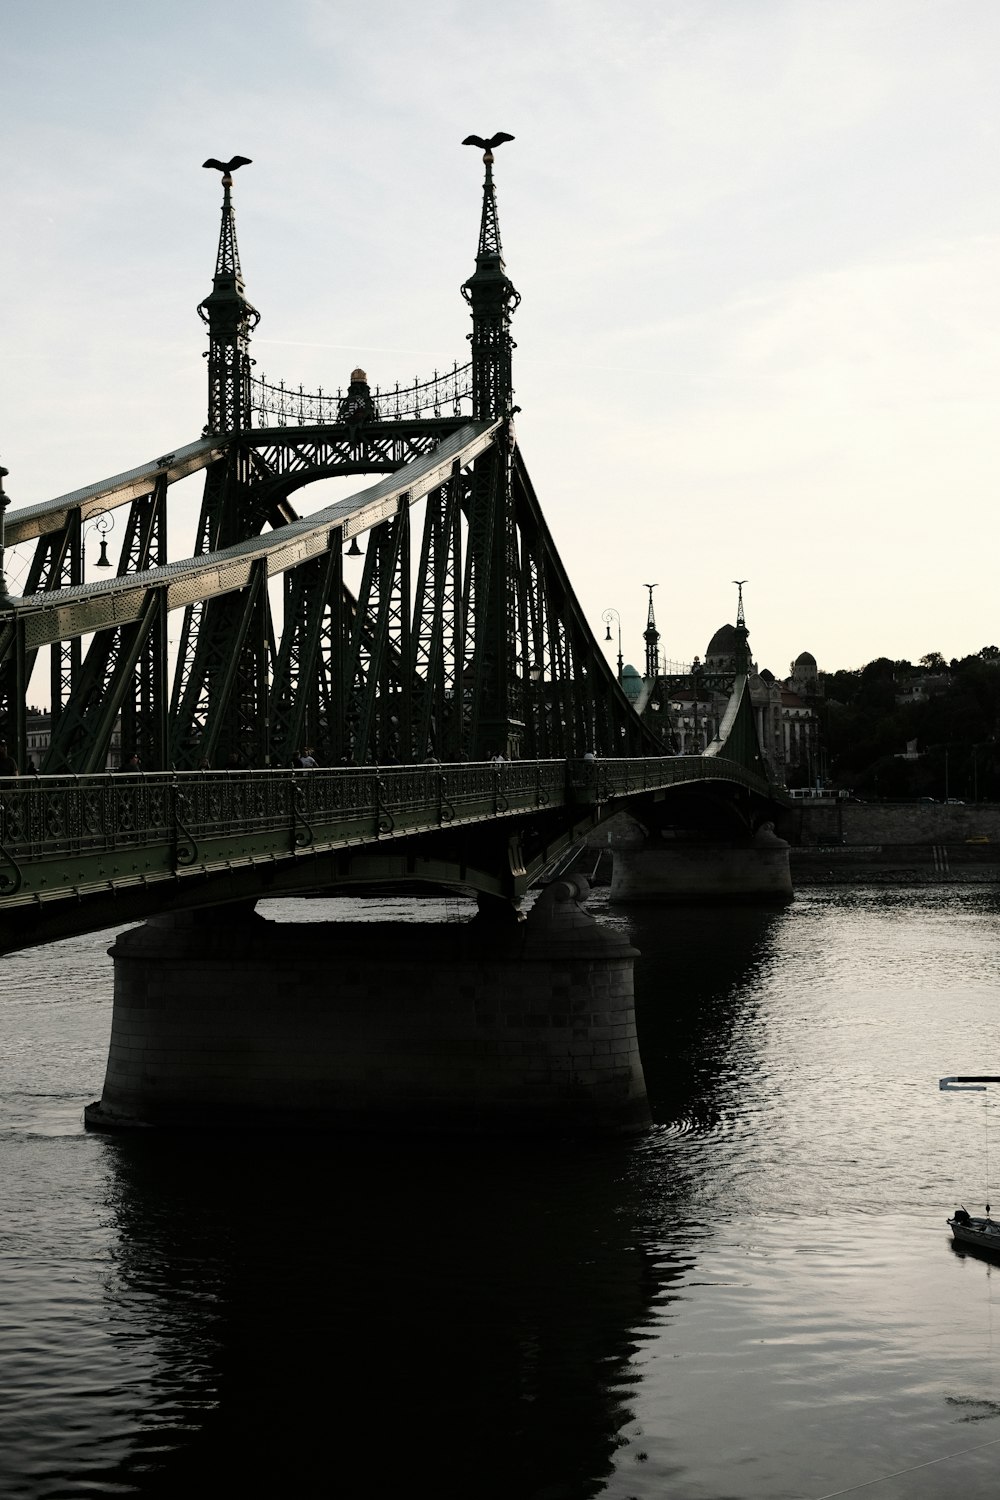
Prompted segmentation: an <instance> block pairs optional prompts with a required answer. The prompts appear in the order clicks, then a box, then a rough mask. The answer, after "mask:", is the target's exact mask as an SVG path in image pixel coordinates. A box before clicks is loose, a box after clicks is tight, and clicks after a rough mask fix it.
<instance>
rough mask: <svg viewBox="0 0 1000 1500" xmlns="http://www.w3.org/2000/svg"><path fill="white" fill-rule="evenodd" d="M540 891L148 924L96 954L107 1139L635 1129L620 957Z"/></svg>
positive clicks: (568, 887) (627, 981)
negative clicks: (389, 917)
mask: <svg viewBox="0 0 1000 1500" xmlns="http://www.w3.org/2000/svg"><path fill="white" fill-rule="evenodd" d="M587 894H588V887H587V884H586V882H585V881H581V880H573V881H568V880H567V881H561V882H558V883H557V884H555V885H553V886H550V887H548V889H547V890H546V891H544V892H543V894H542V895H541V896H540V897H539V899H538V901H537V902H536V903H535V906H534V907H533V909H532V911H531V913H530V915H529V916H528V919H527V920H526V921H522V922H514V921H512V920H509V921H507V922H505V923H503V924H497V923H495V922H490V921H489V920H487V919H486V917H485V915H484V914H481V915H480V916H479V917H477V918H475V919H474V920H473V921H472V922H470V923H467V924H457V923H450V924H425V925H422V924H416V923H322V922H317V923H301V924H292V923H277V922H272V921H268V920H265V919H264V918H263V917H260V916H259V915H257V914H256V913H254V912H253V911H252V910H249V909H245V910H243V911H239V910H236V911H233V910H231V909H227V908H213V909H211V910H210V911H208V912H198V913H187V914H174V915H171V916H168V917H162V918H156V919H153V920H151V921H149V922H147V923H146V924H145V925H144V926H142V927H138V928H135V929H132V930H131V931H129V932H126V933H124V934H123V935H122V936H121V937H119V939H118V940H117V942H116V943H115V946H114V947H113V948H112V949H111V953H112V956H113V958H114V961H115V998H114V1016H113V1023H112V1035H111V1047H110V1054H109V1059H108V1069H107V1076H106V1080H105V1084H104V1091H103V1095H102V1098H101V1100H100V1102H99V1103H95V1104H93V1105H91V1106H90V1107H89V1109H88V1111H87V1123H88V1124H89V1125H91V1126H94V1127H97V1128H104V1129H113V1128H128V1127H134V1126H169V1127H195V1128H202V1127H234V1128H247V1127H267V1126H275V1127H287V1126H293V1127H303V1126H304V1127H322V1128H333V1129H337V1130H354V1131H372V1130H376V1131H397V1130H400V1129H403V1130H406V1131H407V1132H414V1131H416V1132H453V1133H462V1134H477V1133H480V1134H481V1133H492V1134H521V1133H526V1132H556V1133H570V1134H574V1133H576V1134H608V1133H611V1134H615V1133H621V1132H630V1131H636V1130H641V1129H643V1128H645V1127H646V1126H647V1125H648V1124H649V1110H648V1105H647V1101H646V1092H645V1083H644V1080H643V1074H642V1067H641V1063H640V1060H639V1052H638V1045H637V1041H636V1031H635V1017H634V1012H633V987H632V969H633V963H634V960H635V958H636V957H637V954H636V951H635V949H633V948H631V947H630V946H629V945H628V943H627V942H626V941H625V940H624V939H623V938H621V937H619V936H618V935H617V934H615V933H612V932H610V931H608V930H607V929H605V928H602V927H600V926H599V925H598V924H597V923H596V922H594V921H593V920H592V919H591V918H590V917H589V916H588V915H587V914H586V912H585V911H584V910H583V905H582V903H583V901H584V900H585V898H586V895H587Z"/></svg>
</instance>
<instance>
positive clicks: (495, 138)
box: [462, 130, 521, 421]
mask: <svg viewBox="0 0 1000 1500" xmlns="http://www.w3.org/2000/svg"><path fill="white" fill-rule="evenodd" d="M513 139H514V137H513V136H512V135H507V134H506V132H505V131H502V130H501V131H498V132H497V134H496V135H492V136H490V138H489V140H484V139H483V137H482V136H479V135H468V136H466V138H465V140H464V141H463V142H462V145H463V146H481V147H482V148H483V161H484V162H485V164H486V177H485V180H484V183H483V212H482V218H481V220H480V224H479V248H478V250H477V252H476V269H475V271H474V272H473V274H472V275H471V276H470V277H469V279H468V281H467V282H465V284H464V285H463V287H462V296H463V297H464V298H465V300H466V302H468V304H469V307H470V308H471V310H472V333H471V335H470V338H471V341H472V414H473V416H474V417H476V418H478V419H480V420H482V421H490V420H491V419H495V418H497V417H501V418H503V417H509V416H510V415H511V412H512V410H513V396H514V385H513V378H512V374H511V351H512V349H513V348H514V341H513V339H512V338H511V336H510V317H511V313H513V312H514V310H515V309H516V307H517V305H518V303H519V302H520V300H521V296H520V293H519V292H518V291H516V290H515V288H514V284H513V282H511V281H510V280H509V279H508V276H507V272H506V268H505V266H504V259H503V247H502V246H501V244H500V220H499V217H498V215H497V199H496V190H495V188H494V186H493V152H494V150H495V148H496V147H497V146H500V145H502V144H503V142H504V141H512V140H513Z"/></svg>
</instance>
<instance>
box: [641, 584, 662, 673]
mask: <svg viewBox="0 0 1000 1500" xmlns="http://www.w3.org/2000/svg"><path fill="white" fill-rule="evenodd" d="M643 588H644V589H649V611H648V613H647V615H646V628H645V630H644V631H643V632H642V638H643V640H644V641H645V642H646V676H647V677H648V678H650V679H652V678H654V677H656V676H657V675H658V673H659V670H660V649H659V647H660V632H659V631H658V630H657V628H656V617H655V615H654V614H653V590H654V589H655V588H659V584H656V583H644V584H643Z"/></svg>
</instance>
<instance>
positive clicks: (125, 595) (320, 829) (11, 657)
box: [0, 150, 776, 947]
mask: <svg viewBox="0 0 1000 1500" xmlns="http://www.w3.org/2000/svg"><path fill="white" fill-rule="evenodd" d="M484 161H485V166H486V172H485V182H484V188H483V203H482V215H481V221H480V233H479V243H478V249H477V255H476V268H475V271H474V272H473V274H472V276H471V277H470V278H469V280H468V281H467V282H466V283H465V284H464V286H463V287H462V293H463V296H464V297H465V299H466V301H467V302H468V304H469V307H470V311H471V318H472V333H471V336H470V337H471V349H472V358H471V361H470V362H469V363H467V364H465V365H462V366H459V365H458V364H457V363H456V365H455V366H453V368H452V369H451V370H450V371H447V372H445V373H444V374H435V375H434V376H433V377H432V378H431V379H429V380H426V381H417V382H414V383H413V384H412V385H410V386H403V387H400V386H398V385H396V386H394V387H393V388H391V389H390V390H381V389H378V388H376V389H374V390H373V389H372V388H371V387H370V386H369V384H368V382H367V377H366V375H365V372H364V371H362V370H355V371H354V372H353V374H352V378H351V381H350V384H349V385H348V386H347V387H346V389H343V390H338V391H336V392H335V393H333V394H330V393H327V394H324V393H323V392H322V391H319V392H317V393H315V394H309V393H306V392H304V391H303V390H302V389H301V387H300V388H298V389H297V390H296V389H294V388H292V387H286V386H285V385H284V384H283V383H278V384H274V383H271V382H268V381H266V380H265V379H263V378H260V379H257V378H256V377H254V375H253V373H252V361H251V359H250V355H249V347H250V339H251V335H252V332H253V329H254V328H255V326H256V324H257V321H258V319H259V314H258V313H257V311H256V309H255V308H254V307H253V306H252V304H251V303H250V302H249V300H248V298H247V296H246V291H245V285H244V279H243V273H242V269H241V265H240V259H239V253H238V249H237V242H236V228H235V217H234V212H233V202H232V175H231V171H232V168H231V169H230V170H229V171H226V172H225V173H224V176H223V205H222V224H221V231H220V236H219V243H218V250H217V256H216V266H215V275H214V278H213V287H212V291H211V292H210V293H209V295H208V296H207V297H206V298H205V300H204V301H203V302H202V303H201V305H200V307H199V309H198V311H199V313H200V315H201V317H202V319H203V320H204V322H205V324H206V326H207V329H208V338H209V348H208V386H209V390H208V422H207V425H206V427H205V429H204V432H203V434H202V436H201V437H200V438H198V439H197V440H196V441H195V442H192V443H189V444H187V445H185V446H183V447H179V448H177V449H176V450H174V451H172V452H169V453H166V454H162V455H159V456H157V457H155V458H154V459H152V460H151V461H150V462H148V463H146V464H143V465H140V466H139V467H137V468H135V469H131V470H128V471H126V472H124V473H122V474H118V475H115V476H114V477H112V478H111V479H108V480H105V481H103V482H100V483H97V484H92V485H88V486H86V487H84V488H82V489H80V490H76V491H74V492H73V493H71V494H68V495H63V496H61V497H59V498H58V499H55V500H52V501H49V502H47V503H44V504H40V505H32V506H27V507H21V508H18V509H10V510H9V511H8V510H7V506H8V501H7V497H6V496H5V495H3V493H2V489H0V729H2V730H3V732H4V733H5V734H6V738H7V741H8V745H9V747H10V749H11V751H12V753H13V754H14V756H15V758H16V759H17V760H18V762H19V764H20V765H21V766H24V765H25V763H26V759H27V745H28V714H29V709H28V705H29V702H30V685H31V682H32V679H33V675H34V674H35V673H36V669H37V671H39V672H40V671H42V670H43V665H42V662H41V661H40V660H39V653H40V652H42V651H43V650H44V649H45V648H47V650H48V656H49V662H48V671H49V698H50V702H51V739H50V743H49V746H48V749H47V750H46V752H45V754H44V757H43V759H42V763H41V765H40V767H39V768H38V769H39V771H40V773H41V774H40V775H39V776H38V777H37V778H22V779H21V780H20V781H18V782H6V783H0V928H2V929H3V931H2V932H0V943H2V944H3V945H5V946H8V947H9V946H14V945H16V944H17V943H18V942H19V941H22V940H27V941H45V940H46V938H47V937H48V936H52V935H57V934H58V932H59V931H63V930H65V931H70V930H79V929H80V928H82V927H95V926H100V925H104V924H107V923H110V922H114V921H116V920H129V914H130V913H131V912H133V911H134V912H136V913H137V914H141V913H143V912H146V911H151V910H155V909H156V908H157V906H158V905H160V906H162V905H164V904H169V902H170V901H171V900H174V899H177V898H178V897H177V893H178V892H180V891H181V890H183V891H184V892H185V893H186V894H185V899H188V898H190V899H204V900H223V899H238V898H242V897H250V896H252V895H254V894H257V895H260V894H262V893H264V892H265V891H266V890H268V889H271V888H274V889H278V888H316V887H327V886H330V885H336V884H338V883H343V882H344V881H350V880H361V879H366V878H367V879H374V878H378V879H410V878H422V879H435V880H443V881H445V882H446V883H447V882H450V883H461V884H469V885H471V886H473V887H474V888H476V889H478V890H480V891H484V892H492V893H495V894H500V895H504V896H507V897H513V898H515V899H516V897H517V896H518V895H519V894H520V892H521V891H522V890H523V889H524V887H525V885H526V884H527V883H528V882H529V881H530V879H532V878H534V876H535V875H537V873H538V872H539V870H540V869H541V868H542V867H543V866H544V865H545V864H546V863H547V862H548V861H549V860H551V859H552V858H553V857H554V855H555V854H557V853H558V851H559V849H560V848H561V847H564V846H565V845H566V844H567V843H568V842H570V841H571V840H572V838H574V837H578V836H579V832H580V830H581V828H583V827H585V826H593V823H594V822H595V821H597V820H598V818H599V817H600V816H601V815H602V814H603V813H606V812H607V811H608V810H609V809H610V808H612V807H615V808H618V807H622V806H625V805H626V804H628V803H630V802H632V803H634V799H636V798H639V797H642V798H647V799H648V798H652V797H661V796H664V795H667V794H668V793H674V794H676V793H677V791H678V789H680V788H682V787H683V788H686V789H688V793H691V792H694V793H697V795H698V796H699V797H701V798H702V799H703V805H704V806H708V805H709V803H713V804H714V805H715V806H716V807H717V808H722V809H724V810H725V811H726V812H727V815H729V816H731V817H732V818H733V819H735V820H736V821H737V822H739V823H740V824H741V825H742V826H743V827H744V828H745V829H747V830H749V831H752V828H753V826H754V824H755V822H757V821H760V820H762V819H763V818H764V817H766V816H769V815H771V813H770V811H769V810H771V809H773V805H774V802H775V797H776V793H775V790H774V788H773V787H772V786H771V784H770V783H769V781H768V779H767V775H766V771H765V769H764V765H765V763H764V761H763V759H762V757H761V755H760V751H759V747H758V746H757V742H756V736H755V733H754V729H753V722H752V714H751V711H750V705H749V699H748V697H747V695H746V693H745V683H744V681H743V680H742V679H740V680H739V681H738V683H737V688H736V691H735V692H734V696H733V702H732V705H731V708H730V713H729V715H728V717H727V721H726V724H725V726H724V728H723V734H722V743H721V745H718V746H716V747H714V748H715V749H716V751H717V752H718V753H716V754H714V755H710V756H707V757H693V758H687V759H682V758H680V757H672V756H670V755H669V750H670V747H669V745H666V744H664V742H663V741H662V740H661V739H660V738H659V737H658V736H657V735H656V734H655V733H654V731H653V729H652V728H651V726H650V725H649V724H648V723H647V722H645V721H644V720H643V719H641V718H640V717H639V716H638V715H637V714H636V713H635V712H634V710H633V708H632V706H631V704H630V702H629V700H628V698H627V697H626V696H625V694H624V693H623V691H622V689H621V686H620V684H619V683H618V681H617V679H616V677H615V676H614V674H613V672H612V671H611V669H610V667H609V666H608V664H607V662H606V660H605V658H604V656H603V653H602V651H601V650H600V648H599V646H598V645H597V643H596V642H595V640H594V637H593V635H592V633H591V630H590V627H589V625H588V624H587V621H586V619H585V617H584V614H583V611H582V609H581V607H580V605H579V603H578V602H577V600H576V597H575V595H574V592H573V589H572V586H571V584H570V581H569V579H568V577H567V575H566V572H565V569H564V568H563V566H562V563H561V562H560V559H559V556H558V552H557V550H556V548H555V546H554V544H553V541H552V537H551V535H550V533H549V530H548V527H547V525H546V522H545V519H544V517H543V515H542V511H541V507H540V505H539V502H538V499H537V496H536V494H535V491H534V488H533V486H532V483H531V480H530V477H529V475H528V471H527V468H526V465H525V461H524V457H523V455H522V452H521V449H520V447H519V445H518V442H517V437H516V432H515V426H514V416H515V414H516V412H517V410H518V408H517V407H516V406H515V405H514V402H513V382H512V365H511V355H512V350H513V347H514V345H513V340H512V338H511V336H510V320H511V316H512V314H513V312H514V310H515V309H516V307H517V304H518V302H519V300H520V298H519V295H518V293H517V292H516V291H515V289H514V287H513V285H512V283H511V282H510V281H509V279H508V277H507V274H506V268H505V264H504V259H503V252H502V249H501V244H500V230H499V220H498V216H497V207H496V195H495V188H494V182H493V172H492V167H493V155H492V152H491V151H489V150H487V152H486V155H485V158H484ZM258 424H259V425H258ZM5 472H6V471H0V476H2V474H4V473H5ZM198 472H200V473H202V474H203V475H204V490H203V499H202V504H201V511H200V516H199V520H198V527H197V532H196V540H195V545H194V548H193V550H192V551H191V554H190V555H185V556H183V557H173V558H172V557H171V552H170V547H169V530H168V522H169V520H170V513H171V504H170V499H171V486H172V485H174V484H176V483H177V482H178V481H180V480H182V479H185V478H187V477H188V476H190V475H192V474H195V473H198ZM344 476H366V477H367V478H368V479H369V481H370V480H371V478H372V476H379V477H376V478H375V482H374V483H371V482H369V483H368V484H367V485H366V486H365V487H362V488H360V489H359V490H358V491H357V492H356V493H355V494H353V495H352V496H350V498H348V499H342V500H338V501H337V502H336V503H334V504H332V505H328V506H326V507H325V508H323V509H321V510H319V511H315V512H313V513H311V514H309V515H307V516H300V515H299V514H298V512H297V511H296V509H295V507H294V505H293V503H292V497H293V496H295V494H296V492H297V491H299V490H302V489H304V488H305V487H306V486H307V485H310V484H313V483H315V482H317V481H320V480H326V479H331V478H343V477H344ZM119 508H121V509H123V510H124V511H125V517H126V519H125V526H124V542H123V545H122V548H121V555H120V560H119V562H118V566H117V571H116V573H115V575H114V576H112V577H109V578H105V579H102V580H101V581H100V582H87V581H86V580H85V578H84V576H83V574H84V546H83V541H84V535H85V532H86V530H87V528H88V524H92V523H93V522H94V521H95V520H96V519H97V518H99V517H102V516H105V515H107V514H108V513H109V512H111V511H113V510H116V509H119ZM359 539H363V540H364V542H365V550H364V563H363V568H362V573H361V581H360V585H359V586H358V588H357V590H356V592H355V591H352V589H351V588H349V587H348V586H347V584H346V582H345V577H344V561H343V559H344V555H345V551H347V550H348V549H350V554H351V555H357V551H358V541H359ZM12 547H20V548H25V547H32V548H33V551H32V554H31V558H30V562H29V564H28V566H27V572H26V577H25V583H24V593H23V596H22V597H19V598H15V597H13V596H11V595H10V594H9V593H8V590H7V584H6V583H5V581H4V579H5V575H4V571H3V560H4V549H6V550H7V551H9V549H10V548H12ZM177 611H179V612H181V614H180V620H181V626H180V642H179V649H178V650H177V652H176V656H173V655H172V653H170V652H169V651H168V635H167V624H168V618H169V616H170V614H171V612H177ZM36 680H37V679H36ZM116 734H118V735H120V740H121V746H122V755H123V758H124V757H125V756H126V755H128V754H129V753H130V752H135V753H136V755H137V756H138V757H139V761H140V764H141V767H142V771H143V774H142V776H141V777H139V778H133V777H123V776H120V775H118V776H111V775H108V774H107V773H106V772H105V767H106V766H107V764H108V759H109V752H110V748H111V745H112V740H113V737H114V736H115V735H116ZM306 744H308V745H311V746H312V747H314V753H315V755H316V757H317V759H318V760H319V762H320V764H321V766H323V767H325V768H326V769H325V770H323V771H308V772H302V771H293V770H291V769H289V767H290V766H291V761H292V757H293V755H294V753H295V752H296V751H297V750H298V749H299V748H300V747H302V746H304V745H306ZM588 753H590V754H595V755H596V756H597V757H598V760H597V761H596V762H591V761H589V760H588V761H585V760H584V759H583V757H584V755H585V754H588ZM497 754H500V755H502V756H504V757H505V763H504V764H503V765H500V766H491V765H489V764H488V762H489V760H490V758H491V757H492V756H494V755H497ZM428 761H429V762H431V763H428V764H425V762H428ZM595 767H596V768H595ZM279 768H284V769H279ZM390 847H391V849H392V853H391V855H389V854H388V853H387V850H388V849H389V848H390ZM196 884H197V885H199V886H200V889H201V890H202V892H203V894H202V896H201V897H200V898H195V897H193V896H192V895H191V893H192V892H193V891H194V889H195V886H196ZM171 892H172V893H173V894H170V893H171ZM71 910H72V912H73V913H74V914H73V915H71V914H70V913H71ZM29 913H31V914H32V915H31V917H30V918H29ZM36 931H37V932H38V934H39V936H37V937H27V938H18V933H22V934H27V933H29V932H36Z"/></svg>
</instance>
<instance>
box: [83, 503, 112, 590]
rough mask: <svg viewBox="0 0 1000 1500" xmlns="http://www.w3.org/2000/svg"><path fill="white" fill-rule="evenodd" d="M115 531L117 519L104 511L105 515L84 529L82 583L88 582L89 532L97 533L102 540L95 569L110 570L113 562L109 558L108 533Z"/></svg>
mask: <svg viewBox="0 0 1000 1500" xmlns="http://www.w3.org/2000/svg"><path fill="white" fill-rule="evenodd" d="M114 529H115V518H114V516H113V515H111V514H110V512H109V511H104V512H103V514H101V515H99V516H98V517H97V519H96V520H95V521H91V522H90V524H89V525H88V526H85V527H84V528H83V534H82V536H81V537H80V580H81V582H83V583H86V581H87V532H88V531H96V532H97V534H98V535H99V536H100V538H101V551H100V554H99V556H98V559H97V561H96V562H95V564H94V567H95V568H110V567H111V560H110V558H109V557H108V532H109V531H114Z"/></svg>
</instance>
